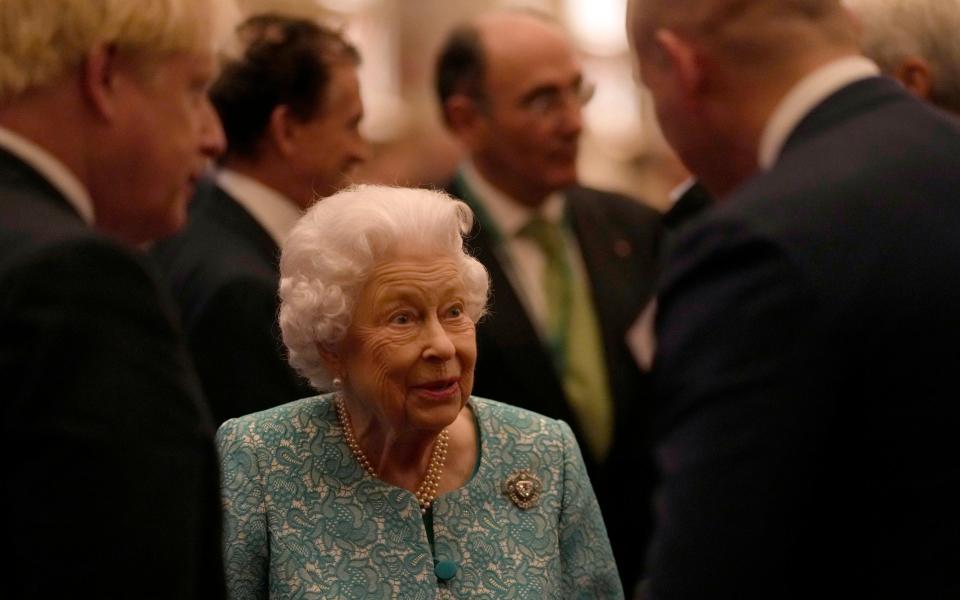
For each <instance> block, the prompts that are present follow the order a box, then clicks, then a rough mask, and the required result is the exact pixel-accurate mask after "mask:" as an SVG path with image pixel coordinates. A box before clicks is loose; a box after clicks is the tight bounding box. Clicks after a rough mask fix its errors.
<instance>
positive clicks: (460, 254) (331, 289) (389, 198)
mask: <svg viewBox="0 0 960 600" xmlns="http://www.w3.org/2000/svg"><path fill="white" fill-rule="evenodd" d="M472 226H473V213H472V212H471V210H470V208H469V207H468V206H467V205H466V204H464V203H463V202H461V201H459V200H455V199H453V198H451V197H450V196H448V195H447V194H444V193H443V192H439V191H434V190H425V189H415V188H400V187H388V186H378V185H359V186H353V187H350V188H348V189H345V190H343V191H340V192H338V193H336V194H334V195H332V196H329V197H327V198H324V199H322V200H320V201H319V202H317V203H316V204H314V205H313V207H312V208H310V209H309V210H308V211H307V212H306V214H304V215H303V217H301V218H300V220H299V221H298V222H297V224H296V225H295V226H294V228H293V229H292V230H291V232H290V234H289V235H288V236H287V238H286V240H285V242H284V244H283V251H282V254H281V257H280V329H281V331H282V332H283V343H284V344H285V345H286V347H287V351H288V354H289V357H288V358H289V362H290V364H291V365H292V366H293V367H294V368H295V369H296V370H297V371H298V372H299V373H300V374H301V375H303V376H304V377H305V378H307V379H308V380H309V381H310V384H311V385H312V386H313V387H314V388H316V389H317V390H320V391H324V390H328V389H330V384H331V376H330V373H328V371H327V369H326V368H325V366H324V363H323V360H322V359H321V357H320V352H319V348H320V347H321V345H322V346H323V347H324V348H328V349H330V350H335V349H336V347H337V345H338V344H339V343H340V341H341V340H343V338H344V336H345V335H346V332H347V329H348V328H349V326H350V320H351V317H352V316H353V310H354V308H355V307H356V302H357V297H358V296H359V294H360V291H361V290H362V289H363V285H364V283H366V280H367V277H368V276H369V274H370V272H371V270H372V269H373V267H374V266H375V265H377V264H378V263H379V262H381V261H384V260H389V259H390V258H391V257H393V256H396V255H398V253H400V252H401V251H403V252H431V253H437V254H441V255H445V256H450V257H452V258H454V259H455V260H456V261H457V263H458V266H459V270H460V273H461V275H462V276H463V281H464V285H465V286H466V292H467V297H466V299H465V301H466V307H465V308H466V311H467V314H468V315H469V316H470V317H471V318H472V319H473V320H474V322H477V321H478V320H479V319H480V318H481V317H482V316H483V314H484V312H485V310H486V305H487V294H488V291H489V287H490V282H489V276H488V275H487V270H486V269H485V268H484V266H483V265H482V264H480V262H479V261H477V260H476V259H475V258H473V257H472V256H470V255H469V254H468V253H467V252H466V249H465V248H464V245H463V237H464V235H466V234H467V233H468V232H469V231H470V229H471V227H472Z"/></svg>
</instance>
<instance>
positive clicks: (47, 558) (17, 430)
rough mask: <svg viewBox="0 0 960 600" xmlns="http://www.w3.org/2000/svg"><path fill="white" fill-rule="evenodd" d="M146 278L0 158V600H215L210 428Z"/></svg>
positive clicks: (216, 542) (144, 268)
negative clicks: (0, 474)
mask: <svg viewBox="0 0 960 600" xmlns="http://www.w3.org/2000/svg"><path fill="white" fill-rule="evenodd" d="M148 267H149V265H148V264H147V262H146V261H145V259H144V258H143V257H141V256H139V255H137V254H135V253H133V252H131V251H129V250H128V249H126V248H123V247H120V246H118V245H116V244H114V243H113V242H111V241H108V240H107V239H105V238H104V237H102V236H100V235H97V234H96V233H94V232H93V231H92V230H91V229H89V228H88V227H87V226H86V225H85V224H84V223H83V222H82V220H81V219H80V217H79V216H78V215H77V214H76V212H75V211H74V210H73V209H72V208H71V207H70V205H69V204H68V203H67V201H66V200H65V199H64V198H63V197H62V196H61V195H60V193H59V192H57V191H56V190H55V189H54V188H53V187H52V186H51V185H50V184H49V183H48V182H47V181H46V180H44V179H43V178H42V177H41V176H40V175H39V174H38V173H36V172H35V171H34V170H33V169H31V168H30V167H28V166H27V165H26V164H24V163H23V162H21V161H20V160H18V159H17V158H15V157H13V156H12V155H10V154H8V153H6V152H4V151H2V150H0V381H2V382H3V390H4V391H3V396H2V398H3V399H2V402H0V406H2V408H3V421H2V427H3V432H2V436H0V439H2V447H3V456H4V457H5V463H6V466H5V468H4V483H3V496H4V511H3V514H4V517H3V532H4V533H3V535H4V540H5V543H6V545H7V550H8V555H9V556H10V557H9V558H7V559H6V560H5V561H4V577H3V581H4V589H5V592H4V597H5V598H63V597H70V596H73V595H76V594H79V593H81V592H80V591H79V590H86V591H87V592H89V593H90V594H92V595H94V596H97V597H103V598H129V597H138V598H140V597H143V598H164V599H168V598H197V599H201V598H204V599H205V598H221V597H224V596H225V588H224V581H223V560H222V553H221V538H220V524H221V513H220V502H219V475H218V467H217V457H216V452H215V449H214V446H213V427H212V423H211V421H210V416H209V414H208V411H207V409H206V407H205V406H204V404H203V400H202V398H201V396H200V391H199V385H198V384H197V383H196V379H195V375H194V374H193V372H192V370H191V367H190V364H189V359H188V356H187V353H186V349H185V348H184V346H183V344H182V342H181V337H180V333H179V330H178V329H177V328H176V327H175V325H174V323H173V320H172V319H173V311H172V310H171V308H172V307H171V306H170V305H169V303H166V302H164V301H162V299H161V293H160V292H161V290H160V287H159V284H158V282H157V280H156V278H155V277H154V275H153V274H152V272H151V271H150V270H149V269H148Z"/></svg>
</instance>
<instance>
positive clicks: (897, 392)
mask: <svg viewBox="0 0 960 600" xmlns="http://www.w3.org/2000/svg"><path fill="white" fill-rule="evenodd" d="M628 25H629V32H630V33H631V36H632V40H633V44H634V47H635V51H636V53H637V55H638V57H639V60H640V73H641V76H642V79H643V82H644V83H645V84H646V85H647V86H648V87H649V88H650V90H651V92H652V93H653V97H654V100H655V103H656V112H657V116H658V118H659V120H660V123H661V125H662V128H663V131H664V133H665V135H666V137H667V139H668V141H669V142H670V143H671V144H672V145H673V147H674V148H675V149H676V150H677V152H678V153H679V154H680V156H681V157H682V158H683V160H684V162H685V163H686V164H687V165H688V166H689V167H690V168H691V169H692V170H693V171H694V172H695V173H696V175H697V176H698V177H699V178H700V180H701V181H702V182H703V183H704V185H706V186H707V187H708V188H709V189H710V190H711V191H712V192H713V194H714V195H715V196H716V197H718V198H722V200H721V203H720V204H719V205H718V206H716V207H715V208H714V209H713V210H711V211H709V212H708V213H707V214H706V215H705V216H704V217H703V218H702V219H700V220H699V222H698V223H696V224H695V225H693V226H692V227H691V228H690V229H688V230H687V231H686V232H684V234H683V236H682V238H681V239H680V240H679V241H678V242H677V244H676V247H675V250H674V252H673V253H672V255H671V258H670V261H669V265H668V267H667V271H666V274H665V276H664V279H663V283H662V291H661V293H660V294H659V314H658V317H657V326H656V332H657V339H658V349H657V355H656V359H655V367H654V369H655V373H656V375H655V379H656V385H657V390H658V393H659V397H658V398H657V404H658V406H659V407H661V409H660V411H659V415H658V418H657V421H656V422H657V426H658V436H657V448H656V456H657V459H658V464H659V468H660V471H661V474H662V478H663V479H662V486H661V488H660V489H661V493H660V495H659V497H658V502H657V508H658V526H657V531H656V534H655V535H654V543H653V546H652V550H651V559H650V562H649V565H650V574H651V578H650V585H649V593H650V595H651V596H652V597H654V598H706V597H717V598H778V599H783V598H810V597H824V596H826V597H832V598H947V597H950V598H956V597H960V578H958V577H957V569H956V567H957V565H958V564H960V512H958V511H957V508H956V507H957V506H958V505H960V468H958V467H957V461H956V457H957V456H958V455H960V437H958V436H957V431H958V430H960V403H958V402H957V397H958V395H960V384H958V383H957V377H956V373H958V372H960V352H958V350H957V340H958V339H960V318H958V316H957V311H956V306H958V304H960V285H957V284H956V282H957V281H958V275H957V274H958V273H960V241H958V238H957V231H960V126H958V124H957V123H956V121H955V120H952V119H951V118H949V117H948V116H946V115H944V114H942V113H940V112H936V111H931V110H930V109H929V107H928V106H926V105H925V104H923V103H922V102H920V101H919V100H917V99H916V98H914V97H913V96H911V95H910V94H908V93H907V92H906V91H905V90H904V89H903V88H902V87H901V86H900V85H898V84H897V83H896V82H894V81H892V80H890V79H887V78H883V77H878V76H877V75H878V73H879V71H878V69H877V67H876V65H875V64H873V63H872V62H870V61H869V60H867V59H865V58H863V57H862V56H860V55H859V49H858V44H857V39H856V32H855V27H854V26H853V24H852V22H851V20H850V18H849V15H848V14H847V13H846V11H845V10H844V9H843V7H841V5H840V3H839V1H838V0H791V1H784V0H753V1H751V2H742V1H740V0H633V2H632V3H631V14H630V16H629V17H628Z"/></svg>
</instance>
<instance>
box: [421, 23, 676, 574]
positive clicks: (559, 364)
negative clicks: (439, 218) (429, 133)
mask: <svg viewBox="0 0 960 600" xmlns="http://www.w3.org/2000/svg"><path fill="white" fill-rule="evenodd" d="M436 85H437V92H438V94H439V98H440V102H441V105H442V109H443V118H444V120H445V122H446V124H447V126H448V127H449V128H450V130H451V131H452V132H453V133H454V135H455V136H456V137H457V138H458V139H459V140H460V141H461V142H462V144H463V145H464V147H465V148H466V150H467V154H468V156H467V159H466V160H465V162H464V163H463V164H462V166H461V168H460V169H459V171H458V172H457V175H456V177H455V179H454V181H453V182H452V183H451V185H450V187H449V191H451V192H452V193H453V194H455V195H456V196H458V197H460V198H463V199H464V200H465V201H466V202H467V203H469V204H470V205H471V207H472V208H473V209H474V212H475V213H476V215H477V227H476V231H474V232H473V235H472V237H471V238H470V245H471V246H472V249H473V252H474V253H475V254H476V256H477V258H478V259H479V260H480V261H481V262H483V263H484V265H485V266H486V267H487V270H488V271H489V272H490V277H491V280H492V281H491V282H492V289H493V292H492V293H493V298H492V302H491V307H492V309H491V314H490V315H489V316H487V317H486V318H485V319H484V320H483V321H482V322H481V323H480V324H479V325H478V329H477V344H478V349H479V363H478V369H477V378H476V382H475V385H474V389H475V391H476V392H477V394H479V395H481V396H489V397H491V398H496V399H498V400H503V401H506V402H510V403H512V404H515V405H519V406H523V407H525V408H528V409H531V410H534V411H537V412H540V413H542V414H546V415H549V416H552V417H555V418H559V419H563V420H564V421H566V422H568V423H569V424H570V425H571V427H572V428H573V429H574V431H575V433H576V434H577V437H578V439H579V441H580V445H581V447H582V448H583V449H584V454H585V456H584V459H585V461H586V464H587V468H588V470H589V473H590V477H591V480H592V481H593V484H594V489H595V490H596V493H597V497H598V500H599V502H600V506H601V509H602V511H603V514H604V519H605V521H606V524H607V530H608V531H609V533H610V537H611V542H612V544H613V549H614V553H615V555H616V556H617V560H618V563H619V565H620V573H621V577H622V578H623V580H624V585H625V587H626V589H631V588H632V582H633V580H634V579H635V578H636V577H637V575H638V573H636V572H632V571H631V569H632V568H633V565H637V564H641V563H638V562H636V561H633V560H631V561H630V562H627V561H626V559H627V558H628V556H629V555H632V556H636V552H637V551H640V550H642V549H643V548H644V547H645V545H646V541H647V539H646V536H647V534H648V532H649V528H648V523H647V518H646V517H647V512H648V505H649V495H648V494H647V493H646V490H648V489H649V485H650V479H649V476H648V472H647V471H646V470H645V468H643V467H641V468H639V469H638V467H637V466H636V465H635V464H634V463H632V462H630V459H631V458H632V457H634V456H635V455H636V454H637V453H638V444H642V443H643V440H644V439H645V429H646V423H647V421H646V419H645V418H644V417H643V415H642V414H641V413H640V410H642V402H637V399H638V398H648V397H649V395H648V394H647V393H646V387H647V381H646V376H645V374H644V373H641V372H640V370H639V369H638V368H637V367H636V365H635V363H634V361H633V360H632V359H631V356H630V353H629V351H628V350H627V347H626V345H625V343H624V335H625V331H626V330H627V328H628V327H629V325H630V323H631V321H632V320H633V319H634V318H635V317H636V316H637V314H638V313H639V312H640V310H641V308H642V307H643V305H644V303H645V302H646V301H647V300H648V299H649V297H650V295H651V293H652V289H653V282H654V277H655V274H656V265H657V260H656V246H657V243H658V239H659V235H660V222H659V218H658V215H657V213H656V212H655V211H654V210H652V209H650V208H647V207H645V206H643V205H641V204H640V203H639V202H637V201H635V200H632V199H629V198H625V197H623V196H618V195H615V194H610V193H606V192H601V191H599V190H593V189H587V188H584V187H580V186H578V185H577V164H576V163H577V150H578V143H579V139H580V134H581V131H582V129H583V116H582V107H583V104H584V103H585V102H586V101H587V100H589V98H590V95H591V93H592V89H591V87H590V86H589V85H588V84H587V83H586V82H585V80H584V77H583V73H582V71H581V67H580V64H579V62H578V60H577V58H576V55H575V52H574V49H573V47H572V45H571V43H570V41H569V38H568V36H567V35H566V33H565V32H564V31H563V29H562V28H561V27H559V26H558V25H557V24H556V23H555V22H553V21H551V20H550V19H549V18H548V17H544V16H542V15H539V14H535V13H530V12H518V11H510V12H496V13H490V14H486V15H483V16H481V17H479V18H477V19H476V20H474V21H472V22H470V23H468V24H465V25H461V26H459V27H457V28H456V29H454V30H453V31H452V33H451V34H450V36H449V37H448V39H447V41H446V42H445V44H444V46H443V48H442V50H441V53H440V57H439V59H438V62H437V73H436ZM638 409H639V410H638ZM628 465H629V466H628ZM628 471H629V472H628ZM626 477H629V478H630V484H631V487H632V486H633V485H634V482H636V485H637V486H638V488H639V489H640V490H641V492H639V494H636V495H629V496H628V495H627V494H624V493H623V490H624V489H625V487H626V485H625V483H624V480H625V478H626ZM634 489H637V488H634ZM631 528H634V529H631Z"/></svg>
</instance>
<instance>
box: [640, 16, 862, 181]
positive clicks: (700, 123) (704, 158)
mask: <svg viewBox="0 0 960 600" xmlns="http://www.w3.org/2000/svg"><path fill="white" fill-rule="evenodd" d="M628 32H629V34H630V39H631V43H632V45H633V48H634V51H635V54H636V56H637V59H638V64H639V72H640V76H641V79H642V80H643V82H644V84H645V85H646V86H647V88H648V89H649V90H650V92H651V95H652V97H653V100H654V105H655V109H656V113H657V120H658V121H659V123H660V126H661V129H662V130H663V133H664V135H665V137H666V139H667V141H668V142H669V143H670V145H671V146H672V147H673V148H674V150H675V151H676V152H677V154H678V155H679V156H680V157H681V159H682V160H683V162H684V163H685V164H686V166H687V167H688V168H689V169H690V170H691V171H693V172H694V173H696V174H697V175H698V176H699V177H700V178H701V181H703V183H704V184H705V185H706V186H707V187H708V188H710V191H711V192H713V193H714V194H715V195H716V196H718V197H721V196H723V195H725V194H726V193H728V192H729V191H731V190H732V189H733V188H735V187H737V186H738V185H739V184H740V183H742V182H743V181H744V180H745V179H746V178H748V177H749V176H751V175H752V174H753V173H754V172H755V170H756V168H757V156H758V147H759V143H760V137H761V135H762V134H763V130H764V128H765V126H766V123H767V120H768V119H769V117H770V115H771V114H772V113H773V111H774V109H775V108H776V107H777V105H778V104H779V102H780V101H781V99H782V98H783V97H784V96H785V95H786V93H787V92H788V91H789V90H790V89H791V88H792V87H793V86H794V85H795V84H796V83H797V82H798V81H800V80H801V79H803V78H804V77H805V76H806V75H808V74H809V73H812V72H813V71H815V70H817V69H819V68H820V67H821V66H823V65H826V64H828V63H830V62H832V61H834V60H837V59H840V58H843V57H846V56H851V55H856V54H858V53H859V48H858V45H857V40H856V30H855V27H854V24H853V21H852V19H851V18H850V16H849V14H848V13H847V12H846V10H845V9H844V8H843V7H842V6H841V4H840V2H839V0H632V1H631V3H630V11H629V14H628Z"/></svg>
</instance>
